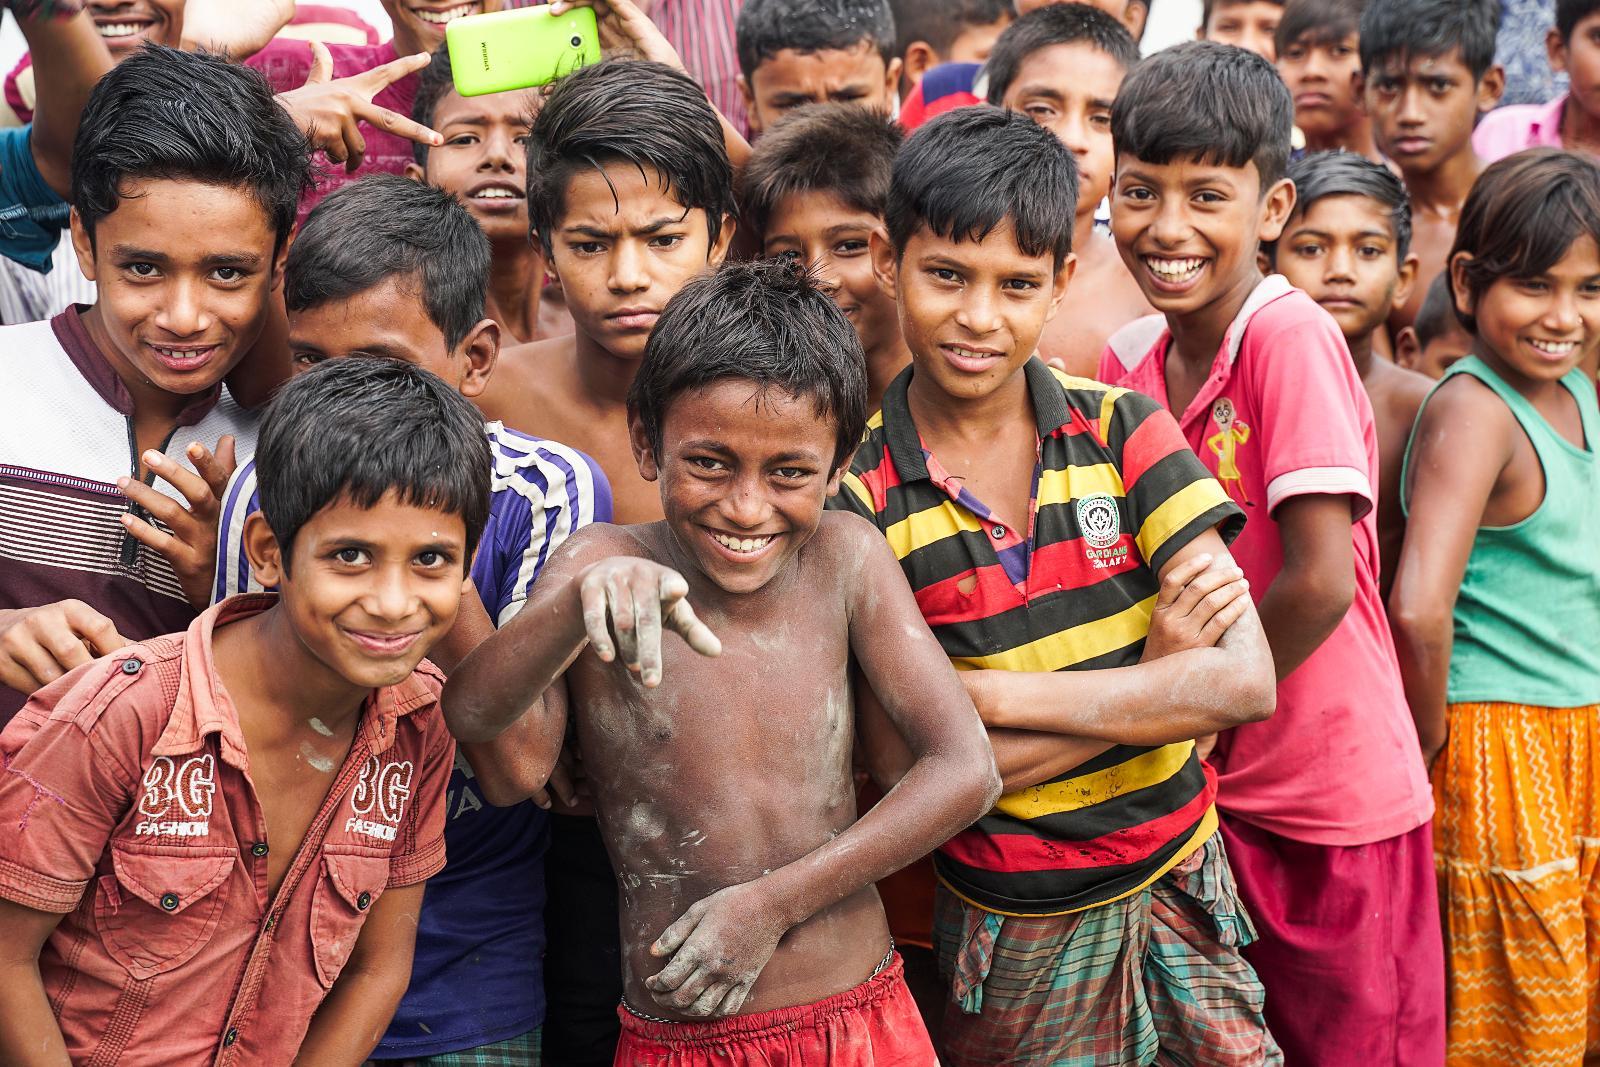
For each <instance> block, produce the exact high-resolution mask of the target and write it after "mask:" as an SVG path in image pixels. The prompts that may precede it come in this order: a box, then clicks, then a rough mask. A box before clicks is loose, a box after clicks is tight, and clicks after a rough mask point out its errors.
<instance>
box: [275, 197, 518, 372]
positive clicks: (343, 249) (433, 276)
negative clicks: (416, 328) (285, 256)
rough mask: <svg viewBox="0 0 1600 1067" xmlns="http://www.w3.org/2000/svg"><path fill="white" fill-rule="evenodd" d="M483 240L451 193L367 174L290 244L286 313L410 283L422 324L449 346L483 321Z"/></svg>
mask: <svg viewBox="0 0 1600 1067" xmlns="http://www.w3.org/2000/svg"><path fill="white" fill-rule="evenodd" d="M489 262H490V251H489V239H488V238H487V237H485V236H484V234H483V230H482V228H481V227H479V225H478V222H477V220H476V219H474V218H473V217H472V214H471V212H469V211H468V210H467V209H466V208H465V207H464V206H463V205H462V203H461V201H459V200H457V199H456V198H455V197H454V196H452V195H451V194H449V193H447V192H445V191H444V190H442V189H438V188H435V187H434V186H431V185H427V184H425V183H423V182H414V181H410V180H409V179H406V178H402V177H400V176H399V175H395V174H373V175H369V176H368V177H365V178H361V179H360V180H358V181H354V182H351V183H350V184H348V185H346V186H343V187H342V188H339V189H336V190H334V191H333V192H332V193H330V194H328V196H327V197H326V198H325V199H323V201H322V202H321V203H319V204H318V205H317V206H316V207H315V208H313V209H312V210H311V214H309V215H307V216H306V221H305V224H304V225H302V226H301V227H300V232H299V233H298V234H297V235H296V236H295V239H294V244H292V245H290V246H289V264H288V266H287V267H286V268H285V271H284V283H283V299H284V303H285V304H287V305H288V308H289V310H290V311H304V310H306V309H307V308H312V307H321V306H322V305H323V304H328V303H332V302H333V301H336V300H348V299H350V298H351V297H353V296H355V295H357V294H358V293H364V292H366V291H367V290H368V289H371V288H373V287H374V286H377V285H380V284H382V283H383V282H385V281H387V280H389V279H390V278H405V279H411V280H413V283H414V285H415V287H416V288H417V290H419V292H418V295H419V297H420V299H421V300H422V306H423V307H425V308H426V309H427V311H428V318H429V319H431V320H432V321H433V324H434V325H435V326H437V327H439V332H440V333H442V334H444V340H445V344H446V345H448V346H449V347H450V348H455V346H456V345H458V344H460V343H461V341H462V339H463V338H464V337H466V336H467V334H469V333H471V332H472V328H473V327H474V326H476V325H477V324H478V322H479V321H480V320H481V319H482V318H483V307H484V299H485V296H484V294H485V293H486V292H487V290H488V287H489Z"/></svg>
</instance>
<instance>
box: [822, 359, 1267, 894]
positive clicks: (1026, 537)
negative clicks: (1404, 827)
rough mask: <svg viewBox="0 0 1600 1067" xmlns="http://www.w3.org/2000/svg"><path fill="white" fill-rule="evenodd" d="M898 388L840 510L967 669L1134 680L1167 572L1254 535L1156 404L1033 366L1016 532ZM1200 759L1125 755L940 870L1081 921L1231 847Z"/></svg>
mask: <svg viewBox="0 0 1600 1067" xmlns="http://www.w3.org/2000/svg"><path fill="white" fill-rule="evenodd" d="M912 373H913V368H907V369H906V370H905V371H904V372H903V373H902V374H901V375H900V377H899V378H897V379H896V380H895V382H894V383H893V384H892V385H891V386H890V387H889V391H888V393H887V394H886V395H885V396H884V400H883V410H882V411H881V412H879V413H878V414H877V415H876V416H874V417H873V419H872V421H871V422H870V423H869V424H868V427H867V434H866V437H865V439H864V440H863V442H862V444H861V447H860V448H859V449H858V450H857V452H856V457H855V460H854V462H853V463H852V464H851V468H850V471H849V473H848V474H847V475H846V476H845V479H844V485H843V487H842V489H841V491H840V493H839V495H838V496H836V497H835V498H834V499H833V500H832V501H831V502H830V506H833V507H838V508H844V509H847V510H850V511H854V512H856V513H857V514H860V515H862V516H863V517H865V518H867V519H869V520H871V521H872V522H874V523H876V524H877V526H878V528H879V529H880V530H882V531H883V532H884V535H885V536H886V537H887V538H888V541H889V545H890V547H891V548H893V549H894V553H895V555H896V556H897V557H898V558H899V560H900V565H901V567H902V568H903V569H904V571H905V575H906V579H907V580H908V581H909V582H910V583H911V588H912V589H913V591H914V592H915V593H916V597H917V602H918V604H919V605H920V606H921V608H922V614H923V616H924V617H925V618H926V619H927V621H928V625H929V626H930V627H931V628H932V629H933V633H934V635H935V636H936V637H937V638H938V639H939V643H940V644H941V645H942V646H943V647H944V650H945V652H946V653H947V654H948V655H949V656H950V659H951V661H952V662H953V663H954V664H955V665H956V667H957V668H958V669H965V670H1013V671H1061V670H1100V669H1105V668H1115V667H1127V666H1131V665H1133V664H1135V663H1137V662H1138V661H1139V657H1140V655H1141V654H1142V652H1143V650H1144V640H1145V637H1146V635H1147V634H1148V633H1149V630H1150V615H1151V611H1152V609H1153V608H1154V605H1155V599H1156V592H1157V589H1158V585H1159V580H1158V577H1157V575H1158V573H1159V571H1160V568H1161V567H1162V566H1163V565H1164V564H1165V563H1166V562H1167V560H1168V559H1170V558H1171V557H1172V555H1173V553H1175V552H1176V551H1178V549H1180V548H1181V547H1183V546H1184V545H1185V544H1187V543H1188V542H1190V541H1192V540H1193V539H1194V538H1195V537H1197V536H1199V535H1200V534H1201V533H1203V532H1205V531H1206V530H1208V529H1211V528H1212V527H1220V528H1221V532H1222V534H1223V536H1224V537H1225V538H1227V539H1229V540H1231V539H1232V538H1233V537H1234V536H1236V535H1237V534H1238V532H1239V530H1240V529H1241V528H1242V527H1243V525H1244V514H1243V512H1242V511H1241V510H1240V509H1239V508H1238V507H1237V506H1236V505H1235V504H1234V503H1233V502H1232V501H1231V500H1229V499H1228V496H1227V494H1226V493H1224V492H1223V491H1222V487H1221V486H1220V485H1218V484H1217V482H1216V481H1215V480H1214V479H1213V478H1212V477H1211V475H1210V474H1209V473H1208V472H1207V471H1206V469H1205V467H1204V466H1202V465H1201V463H1200V461H1199V460H1198V459H1196V458H1195V455H1194V453H1193V452H1191V451H1190V450H1189V447H1188V445H1187V443H1185V441H1184V439H1183V435H1182V434H1181V433H1180V432H1179V430H1178V426H1177V424H1176V423H1175V422H1174V421H1173V419H1172V416H1171V415H1169V414H1167V413H1166V412H1165V411H1163V410H1162V409H1161V408H1160V407H1159V406H1158V405H1157V404H1156V403H1155V402H1154V401H1153V400H1151V399H1149V398H1148V397H1146V396H1144V395H1143V394H1141V393H1136V392H1132V391H1130V390H1127V389H1114V388H1110V387H1108V386H1104V385H1101V384H1100V383H1098V382H1093V381H1089V380H1087V379H1083V378H1071V377H1068V376H1067V375H1064V374H1061V373H1058V372H1056V371H1054V370H1051V369H1049V368H1048V367H1046V366H1045V365H1044V364H1043V363H1042V362H1040V361H1039V360H1038V359H1037V358H1035V359H1032V360H1029V361H1028V363H1027V364H1025V365H1024V368H1023V373H1024V374H1025V375H1026V377H1027V384H1028V393H1029V396H1030V397H1031V399H1032V402H1033V410H1034V414H1035V417H1036V419H1037V423H1038V433H1039V450H1038V460H1037V464H1036V466H1035V468H1034V492H1033V505H1032V508H1031V514H1030V516H1029V528H1028V529H1025V530H1017V529H1013V528H1011V527H1009V526H1007V525H1006V524H1005V522H1004V521H1002V520H1001V519H1000V518H997V517H996V516H994V515H993V514H991V513H990V511H989V509H988V508H987V507H985V506H984V504H983V502H982V501H980V500H977V499H976V498H975V497H974V496H973V495H972V493H971V492H969V491H968V490H967V489H965V488H964V487H963V486H962V485H961V483H960V482H959V481H958V480H957V479H955V478H953V477H951V476H950V474H949V473H948V472H947V471H946V470H945V469H944V468H943V466H942V465H941V464H940V463H939V460H938V457H936V456H934V455H933V454H932V453H931V452H929V451H928V450H927V449H926V448H924V447H923V445H922V440H921V436H920V435H919V433H918V432H917V428H916V425H915V424H914V423H913V422H912V418H911V410H910V408H909V407H908V405H907V402H906V389H907V386H908V385H909V384H910V381H911V375H912ZM1215 794H1216V783H1215V777H1214V775H1213V774H1212V772H1211V770H1210V768H1208V767H1206V766H1205V765H1204V764H1203V763H1201V761H1200V759H1199V758H1198V757H1197V756H1196V755H1195V751H1194V742H1192V741H1185V742H1183V743H1181V744H1173V745H1165V746H1160V747H1156V748H1147V747H1141V746H1137V745H1118V746H1115V747H1113V748H1111V749H1109V750H1107V751H1106V752H1104V753H1102V754H1100V755H1099V756H1096V757H1094V758H1093V759H1091V760H1089V761H1087V762H1086V763H1083V764H1081V765H1079V766H1078V767H1075V768H1074V769H1072V770H1071V771H1068V772H1067V773H1066V774H1063V775H1061V776H1060V777H1058V778H1054V779H1052V780H1050V781H1048V782H1041V783H1039V784H1036V785H1032V786H1029V787H1027V788H1025V789H1020V790H1017V791H1015V792H1013V793H1009V794H1007V795H1005V796H1003V797H1001V798H1000V800H999V802H998V803H997V804H996V805H995V807H994V809H993V810H992V811H990V812H989V814H987V815H985V816H984V817H983V818H982V819H980V820H979V821H978V822H977V823H976V824H974V825H973V826H971V827H969V828H968V829H967V830H965V831H963V832H962V833H960V834H957V835H956V836H955V837H954V838H952V839H951V840H950V841H949V842H948V843H946V844H945V845H944V846H943V847H942V848H941V849H940V850H939V852H938V853H937V854H936V855H935V857H934V863H935V867H936V869H937V871H938V874H939V877H940V879H941V880H942V881H943V882H944V883H945V885H946V886H947V887H948V888H949V889H951V890H952V891H953V892H954V893H956V894H957V895H958V896H960V897H961V898H963V899H964V900H966V901H968V902H969V903H971V904H975V905H977V906H978V907H980V908H983V909H985V910H988V911H993V912H999V913H1001V914H1006V915H1055V914H1064V913H1067V912H1073V911H1081V910H1083V909H1085V908H1092V907H1095V906H1097V905H1100V904H1105V903H1108V902H1110V901H1113V900H1116V899H1118V898H1119V897H1123V896H1126V895H1128V894H1130V893H1133V892H1136V891H1138V890H1139V889H1142V888H1144V887H1145V886H1147V885H1149V884H1150V883H1151V882H1153V881H1155V880H1156V879H1157V878H1159V877H1161V875H1162V874H1164V873H1166V872H1167V871H1168V870H1169V869H1171V868H1172V867H1173V866H1174V865H1175V864H1177V863H1178V862H1180V861H1181V860H1182V859H1183V858H1184V857H1186V856H1188V855H1189V854H1190V853H1191V852H1193V851H1194V850H1195V849H1196V848H1198V847H1199V846H1200V845H1201V844H1203V843H1204V842H1205V840H1206V839H1207V838H1208V837H1210V835H1211V834H1212V832H1213V831H1214V830H1215V828H1216V812H1215V809H1214V807H1213V805H1212V801H1213V798H1214V796H1215Z"/></svg>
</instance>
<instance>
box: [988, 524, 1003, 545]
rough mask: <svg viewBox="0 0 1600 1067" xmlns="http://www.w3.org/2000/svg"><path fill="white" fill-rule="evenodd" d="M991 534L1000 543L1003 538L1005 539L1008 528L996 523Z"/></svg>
mask: <svg viewBox="0 0 1600 1067" xmlns="http://www.w3.org/2000/svg"><path fill="white" fill-rule="evenodd" d="M989 532H990V533H991V534H993V535H994V539H995V540H996V541H998V540H1000V539H1001V538H1003V537H1005V535H1006V528H1005V527H1004V526H1001V525H1000V524H999V523H996V524H995V527H994V529H992V530H990V531H989Z"/></svg>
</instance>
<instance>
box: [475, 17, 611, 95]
mask: <svg viewBox="0 0 1600 1067" xmlns="http://www.w3.org/2000/svg"><path fill="white" fill-rule="evenodd" d="M444 37H445V43H446V44H447V45H448V46H449V48H450V69H451V73H452V74H453V76H454V78H455V84H456V92H458V93H460V94H461V95H462V96H482V95H483V94H485V93H503V92H506V91H507V90H511V89H527V88H530V87H532V86H535V85H548V84H549V83H551V82H553V81H555V80H556V79H557V78H559V77H562V76H563V75H566V74H571V73H572V72H573V71H575V70H577V69H578V68H580V67H587V66H589V65H590V64H591V63H598V62H600V31H599V28H598V27H597V26H596V25H595V21H594V10H593V9H592V8H587V7H575V8H573V9H572V10H571V11H568V12H567V13H566V14H565V15H560V16H555V15H551V14H550V7H549V5H545V6H542V7H523V8H517V9H515V10H512V11H494V12H491V13H489V14H487V15H463V16H462V17H460V18H457V19H452V20H451V21H450V23H449V25H447V26H446V27H445V31H444Z"/></svg>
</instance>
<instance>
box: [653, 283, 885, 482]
mask: <svg viewBox="0 0 1600 1067" xmlns="http://www.w3.org/2000/svg"><path fill="white" fill-rule="evenodd" d="M729 379H737V380H741V381H749V382H752V383H753V384H755V385H756V386H757V387H759V388H760V389H763V390H765V389H774V388H775V389H778V390H781V391H782V392H785V393H788V394H789V395H790V396H794V397H804V398H807V399H809V400H811V401H812V402H813V404H815V406H816V412H817V417H818V418H828V419H832V420H833V421H834V423H835V428H836V431H837V433H836V440H835V445H834V453H833V465H834V467H835V468H838V467H840V466H842V465H843V464H845V463H846V462H847V461H848V460H849V459H850V457H851V456H852V455H854V453H855V450H856V446H857V445H859V444H860V443H861V435H862V433H863V432H864V431H865V430H866V425H867V357H866V355H865V353H864V352H863V351H862V349H861V341H860V339H859V338H858V337H857V336H856V331H855V327H853V326H851V325H850V320H849V319H847V318H845V314H844V312H842V311H840V310H839V307H838V305H836V304H835V303H834V302H833V299H832V298H831V297H829V296H828V294H827V292H826V291H825V290H824V289H823V287H822V286H821V284H820V283H819V282H818V281H817V279H816V278H815V277H814V276H813V275H812V274H811V273H810V272H809V271H807V270H805V269H803V268H801V267H800V266H799V265H797V264H794V263H791V262H790V261H788V260H784V259H776V260H759V261H756V262H743V263H726V264H724V265H723V266H721V267H720V268H718V269H717V270H716V271H714V272H712V273H709V274H705V275H701V276H700V277H698V278H696V279H694V280H693V281H691V282H690V283H689V284H688V285H685V286H684V287H683V288H682V289H681V290H679V291H678V293H677V295H675V296H674V297H673V298H672V299H671V300H669V301H667V306H666V307H665V308H663V309H662V311H661V318H660V319H659V320H657V322H656V326H655V329H654V330H652V331H651V332H650V339H649V341H647V342H646V343H645V348H644V359H643V360H642V361H641V362H640V364H639V372H638V374H637V375H636V376H635V377H634V379H633V387H632V388H631V389H629V390H628V410H629V411H630V412H631V413H633V414H634V415H636V416H637V417H638V419H639V421H640V423H641V424H642V425H643V426H644V430H645V433H646V434H647V435H648V436H649V438H650V441H651V446H652V447H653V448H654V449H655V450H656V453H657V455H659V454H660V452H661V432H662V425H663V423H664V422H665V421H666V416H667V408H668V407H670V406H671V404H672V401H673V398H674V397H676V396H678V395H679V394H680V393H683V392H685V391H686V390H689V389H703V388H705V387H706V386H709V385H713V384H715V383H717V382H721V381H727V380H729Z"/></svg>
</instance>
